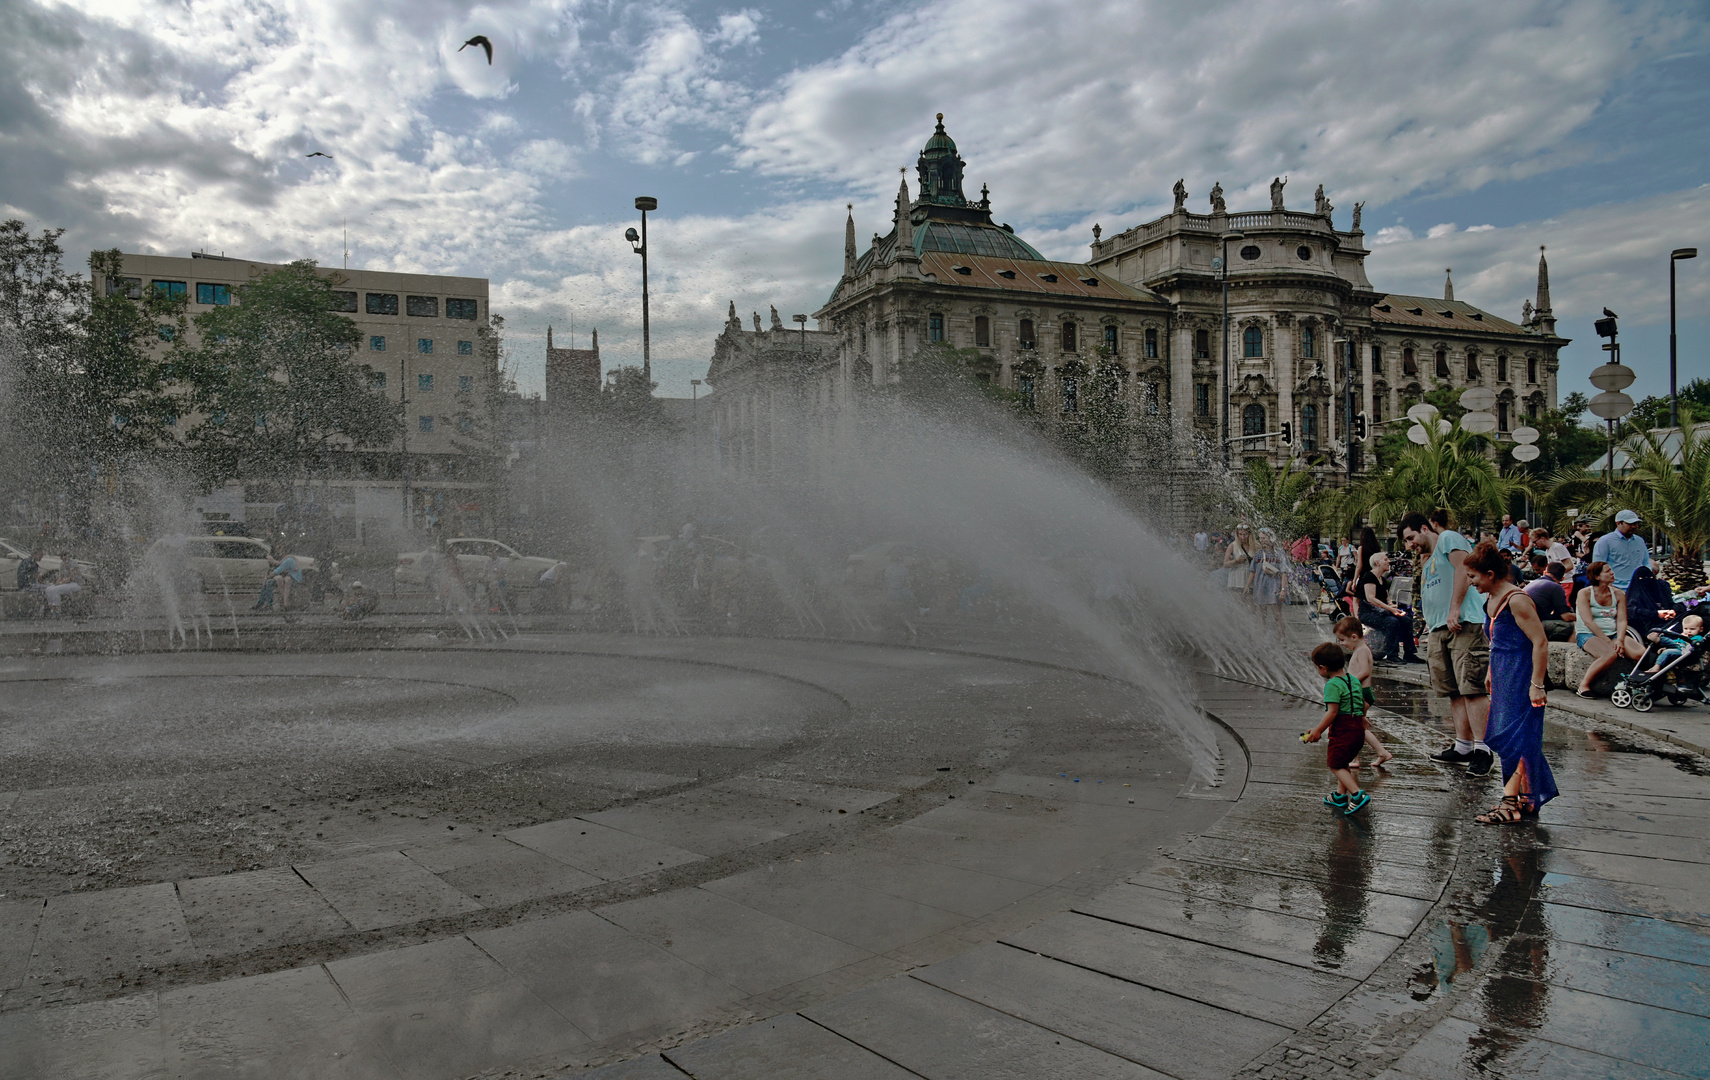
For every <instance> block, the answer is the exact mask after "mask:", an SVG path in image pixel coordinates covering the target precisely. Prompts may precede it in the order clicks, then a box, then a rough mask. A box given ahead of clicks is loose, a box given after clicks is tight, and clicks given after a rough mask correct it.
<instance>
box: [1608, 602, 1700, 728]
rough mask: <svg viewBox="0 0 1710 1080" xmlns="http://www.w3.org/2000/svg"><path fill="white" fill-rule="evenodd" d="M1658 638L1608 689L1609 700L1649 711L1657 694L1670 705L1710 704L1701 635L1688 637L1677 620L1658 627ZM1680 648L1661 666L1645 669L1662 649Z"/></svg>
mask: <svg viewBox="0 0 1710 1080" xmlns="http://www.w3.org/2000/svg"><path fill="white" fill-rule="evenodd" d="M1656 638H1657V640H1656V641H1654V642H1652V643H1651V645H1650V646H1649V647H1648V648H1647V649H1645V652H1644V655H1643V656H1641V657H1639V660H1638V663H1636V664H1634V665H1633V670H1632V671H1631V672H1629V673H1627V674H1626V675H1623V676H1621V678H1620V680H1619V681H1618V682H1616V684H1615V689H1614V690H1612V691H1610V693H1609V703H1610V704H1611V705H1614V706H1615V707H1616V708H1618V709H1632V710H1633V711H1634V712H1650V711H1651V707H1652V706H1654V705H1655V704H1656V702H1657V698H1659V697H1665V698H1667V699H1668V703H1669V704H1670V705H1687V704H1692V705H1710V693H1706V692H1705V681H1706V679H1705V670H1704V668H1705V664H1704V654H1705V652H1706V651H1707V649H1706V646H1705V642H1704V640H1703V635H1698V636H1697V637H1696V638H1693V637H1688V636H1686V635H1685V634H1684V633H1682V632H1681V631H1680V624H1679V623H1676V624H1675V625H1674V627H1672V628H1669V629H1663V630H1658V631H1657V633H1656ZM1669 649H1678V650H1681V653H1680V655H1679V656H1677V657H1675V658H1674V659H1673V660H1671V661H1670V662H1669V663H1667V664H1665V665H1664V666H1663V667H1662V668H1661V669H1659V670H1657V671H1654V672H1651V671H1647V670H1646V669H1647V668H1649V667H1650V666H1651V665H1652V664H1654V663H1655V662H1656V657H1657V656H1658V655H1659V654H1660V653H1662V652H1663V651H1665V650H1669Z"/></svg>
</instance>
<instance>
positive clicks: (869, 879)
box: [812, 848, 1045, 919]
mask: <svg viewBox="0 0 1710 1080" xmlns="http://www.w3.org/2000/svg"><path fill="white" fill-rule="evenodd" d="M812 869H813V871H814V872H816V873H819V874H822V875H824V876H825V877H827V878H830V879H833V880H840V881H848V882H854V883H858V884H859V885H860V886H861V887H862V888H864V889H871V890H873V891H874V892H880V893H884V894H885V895H887V896H894V897H897V898H899V899H902V900H908V901H912V902H914V903H917V904H923V905H926V906H928V907H932V908H938V909H941V910H944V911H953V912H955V913H956V914H958V915H965V916H967V917H969V918H976V919H977V918H980V917H981V916H984V915H990V914H991V913H992V912H994V911H996V910H998V909H999V908H1002V907H1005V906H1007V905H1009V904H1013V903H1015V902H1016V901H1018V900H1021V899H1023V898H1024V897H1028V896H1032V895H1034V894H1035V893H1038V892H1039V891H1040V890H1041V889H1042V888H1045V886H1041V885H1035V884H1034V883H1032V882H1030V881H1018V880H1016V879H1015V878H1009V877H1001V876H998V875H996V874H985V873H981V872H979V871H977V870H964V869H962V868H961V867H959V866H948V865H945V864H943V863H935V862H929V861H924V860H920V859H913V858H909V857H908V856H906V855H900V854H897V853H895V852H889V851H876V850H873V849H872V848H860V849H857V850H855V851H847V852H842V851H840V852H835V853H833V854H831V855H826V856H823V857H821V858H819V859H816V860H815V861H814V865H813V867H812Z"/></svg>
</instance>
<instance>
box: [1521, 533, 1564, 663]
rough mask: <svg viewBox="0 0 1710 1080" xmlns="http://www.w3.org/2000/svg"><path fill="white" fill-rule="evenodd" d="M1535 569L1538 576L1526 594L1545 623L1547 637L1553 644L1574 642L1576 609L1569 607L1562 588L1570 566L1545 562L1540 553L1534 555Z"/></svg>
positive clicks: (1528, 586) (1532, 557) (1535, 552)
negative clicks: (1563, 576) (1563, 577)
mask: <svg viewBox="0 0 1710 1080" xmlns="http://www.w3.org/2000/svg"><path fill="white" fill-rule="evenodd" d="M1531 559H1532V568H1533V569H1534V570H1536V571H1537V573H1538V576H1537V577H1536V578H1534V579H1533V580H1532V582H1531V584H1529V585H1527V586H1526V595H1527V596H1530V597H1531V598H1532V603H1533V604H1534V605H1536V606H1537V608H1538V618H1539V620H1541V621H1542V622H1543V624H1544V636H1545V637H1546V638H1549V639H1550V640H1551V641H1572V640H1573V636H1574V635H1573V629H1574V628H1573V621H1574V618H1575V616H1574V612H1573V608H1571V607H1569V606H1568V599H1567V593H1566V592H1565V591H1563V589H1562V575H1563V574H1564V573H1566V572H1567V567H1565V566H1563V565H1562V564H1561V563H1559V562H1546V561H1545V560H1544V556H1543V555H1542V554H1541V553H1540V552H1537V551H1533V552H1532V555H1531Z"/></svg>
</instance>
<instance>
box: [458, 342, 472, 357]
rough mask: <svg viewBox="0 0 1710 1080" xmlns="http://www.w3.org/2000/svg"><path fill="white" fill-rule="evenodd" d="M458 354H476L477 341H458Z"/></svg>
mask: <svg viewBox="0 0 1710 1080" xmlns="http://www.w3.org/2000/svg"><path fill="white" fill-rule="evenodd" d="M457 355H458V356H474V355H475V343H474V342H473V341H459V342H458V343H457Z"/></svg>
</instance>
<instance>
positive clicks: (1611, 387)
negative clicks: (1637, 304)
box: [1590, 308, 1637, 487]
mask: <svg viewBox="0 0 1710 1080" xmlns="http://www.w3.org/2000/svg"><path fill="white" fill-rule="evenodd" d="M1603 314H1604V315H1605V316H1606V318H1602V319H1598V320H1597V323H1596V328H1597V336H1598V337H1602V338H1608V339H1609V341H1608V343H1607V344H1605V345H1604V346H1603V351H1604V352H1606V353H1608V354H1609V362H1608V363H1606V364H1603V365H1601V366H1599V367H1596V368H1594V369H1592V372H1591V385H1592V386H1595V387H1597V389H1599V390H1601V391H1602V393H1600V394H1598V395H1597V396H1596V397H1594V398H1592V399H1591V405H1590V408H1591V412H1592V414H1593V415H1594V416H1600V417H1602V418H1603V419H1604V421H1606V422H1607V423H1608V425H1609V462H1608V464H1607V465H1605V466H1604V482H1605V483H1607V484H1608V485H1609V486H1610V487H1614V486H1615V421H1617V420H1619V419H1621V417H1623V416H1626V415H1627V414H1628V413H1630V412H1632V411H1633V399H1632V398H1630V397H1628V396H1627V395H1626V394H1624V393H1622V391H1623V390H1625V389H1627V387H1629V386H1632V385H1633V380H1634V379H1635V378H1637V376H1636V375H1634V374H1633V369H1632V368H1630V367H1627V366H1626V365H1625V364H1623V363H1621V345H1620V343H1619V342H1617V341H1616V340H1615V336H1616V333H1617V329H1616V326H1615V313H1614V312H1613V311H1610V310H1609V309H1608V308H1604V309H1603Z"/></svg>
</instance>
